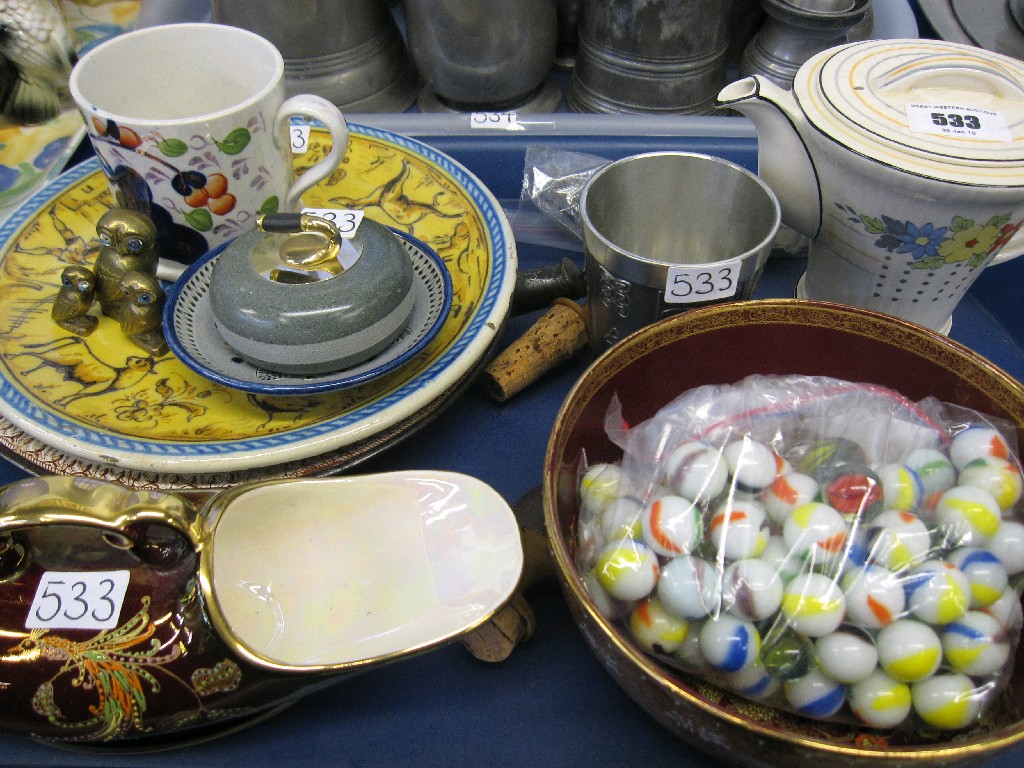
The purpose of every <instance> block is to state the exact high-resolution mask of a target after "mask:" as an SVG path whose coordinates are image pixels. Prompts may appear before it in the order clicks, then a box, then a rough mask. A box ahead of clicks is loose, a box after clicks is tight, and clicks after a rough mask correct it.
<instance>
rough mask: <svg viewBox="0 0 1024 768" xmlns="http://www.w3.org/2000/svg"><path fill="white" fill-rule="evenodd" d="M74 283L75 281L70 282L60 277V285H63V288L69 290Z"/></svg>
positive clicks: (66, 278) (69, 279)
mask: <svg viewBox="0 0 1024 768" xmlns="http://www.w3.org/2000/svg"><path fill="white" fill-rule="evenodd" d="M74 282H75V281H74V280H72V279H71V278H70V277H62V278H61V279H60V284H61V285H63V286H64V287H65V288H70V287H71V286H72V285H74Z"/></svg>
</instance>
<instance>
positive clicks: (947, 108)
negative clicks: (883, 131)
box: [907, 104, 1012, 141]
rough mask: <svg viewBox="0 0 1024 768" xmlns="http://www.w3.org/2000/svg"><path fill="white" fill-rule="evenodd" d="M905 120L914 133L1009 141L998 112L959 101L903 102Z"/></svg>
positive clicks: (1007, 129) (1008, 134) (1005, 126)
mask: <svg viewBox="0 0 1024 768" xmlns="http://www.w3.org/2000/svg"><path fill="white" fill-rule="evenodd" d="M907 121H908V123H909V124H910V130H911V131H913V132H914V133H931V134H936V135H938V136H950V137H953V138H965V139H982V140H985V141H1012V137H1011V136H1010V129H1009V128H1008V127H1007V125H1006V118H1005V117H1003V115H1002V113H1000V112H992V111H991V110H988V109H977V108H975V107H967V106H963V105H960V104H907Z"/></svg>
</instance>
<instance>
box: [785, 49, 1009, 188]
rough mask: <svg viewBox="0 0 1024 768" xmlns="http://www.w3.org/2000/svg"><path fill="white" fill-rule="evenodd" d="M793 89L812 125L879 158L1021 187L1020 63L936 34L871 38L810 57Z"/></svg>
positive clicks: (944, 176)
mask: <svg viewBox="0 0 1024 768" xmlns="http://www.w3.org/2000/svg"><path fill="white" fill-rule="evenodd" d="M793 92H794V95H795V97H796V99H797V101H798V102H799V103H800V106H801V108H802V109H803V110H804V113H805V114H806V116H807V119H808V120H809V121H810V123H811V124H812V125H813V126H815V127H816V128H817V129H818V130H819V131H821V132H822V133H824V134H825V135H826V136H827V137H829V138H830V139H832V140H834V141H837V142H839V143H840V144H843V145H845V146H846V147H847V148H848V149H850V150H852V151H854V152H857V153H858V154H861V155H865V156H866V157H869V158H871V159H873V160H875V161H877V162H881V163H885V164H887V165H890V166H893V167H895V168H899V169H901V170H903V171H906V172H909V173H914V174H917V175H920V176H926V177H931V178H938V179H941V180H943V181H950V182H954V183H962V184H971V185H994V186H1024V62H1020V61H1018V60H1016V59H1013V58H1010V57H1008V56H1003V55H1001V54H998V53H993V52H991V51H987V50H985V49H982V48H975V47H973V46H968V45H961V44H958V43H950V42H946V41H942V40H869V41H866V42H861V43H852V44H848V45H842V46H839V47H836V48H830V49H828V50H826V51H823V52H821V53H819V54H817V55H816V56H814V57H812V58H811V59H810V60H808V61H807V62H806V63H805V64H804V65H803V66H802V67H801V69H800V71H799V72H798V73H797V76H796V78H795V80H794V83H793Z"/></svg>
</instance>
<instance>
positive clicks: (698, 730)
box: [544, 299, 1024, 768]
mask: <svg viewBox="0 0 1024 768" xmlns="http://www.w3.org/2000/svg"><path fill="white" fill-rule="evenodd" d="M755 373H758V374H803V375H808V376H830V377H833V378H837V379H844V380H848V381H854V382H866V383H874V384H881V385H884V386H887V387H890V388H892V389H895V390H897V391H898V392H900V393H902V394H903V395H905V396H906V397H908V398H910V399H911V400H920V399H923V398H925V397H928V396H934V397H937V398H938V399H939V400H942V401H944V402H948V403H954V404H958V405H962V406H965V407H968V408H972V409H974V410H976V411H980V412H982V413H985V414H989V415H991V416H995V417H999V418H1002V419H1006V420H1008V421H1009V422H1012V423H1013V424H1015V425H1016V426H1017V430H1018V437H1019V438H1024V385H1022V384H1021V383H1020V382H1019V381H1017V380H1016V379H1014V378H1013V377H1012V376H1010V375H1008V374H1007V373H1005V372H1004V371H1002V370H1000V369H999V368H998V367H996V366H994V365H993V364H991V363H990V362H988V361H987V360H985V359H984V358H982V357H981V356H979V355H977V354H976V353H974V352H972V351H971V350H969V349H967V348H966V347H963V346H961V345H959V344H957V343H955V342H952V341H950V340H949V339H947V338H945V337H944V336H941V335H939V334H937V333H934V332H932V331H929V330H927V329H925V328H922V327H919V326H916V325H912V324H910V323H907V322H904V321H902V320H898V319H895V318H892V317H889V316H887V315H882V314H879V313H875V312H871V311H868V310H862V309H857V308H853V307H846V306H840V305H836V304H826V303H821V302H812V301H803V300H799V299H779V300H764V301H745V302H735V303H731V304H723V305H718V306H713V307H707V308H703V309H696V310H692V311H689V312H684V313H682V314H679V315H675V316H673V317H670V318H667V319H665V320H662V321H660V322H658V323H656V324H654V325H651V326H649V327H647V328H645V329H643V330H641V331H638V332H636V333H634V334H633V335H631V336H629V337H627V338H626V339H624V340H623V341H621V342H620V343H619V344H617V345H616V346H615V347H613V348H612V349H610V350H608V352H606V353H605V354H604V355H603V356H602V357H600V358H599V359H598V360H597V361H596V362H595V363H594V364H593V365H592V366H591V367H590V368H589V369H588V370H587V372H586V373H584V375H583V376H582V377H581V378H580V380H579V381H578V382H577V384H576V386H575V387H574V388H573V389H572V391H571V392H570V393H569V395H568V397H567V398H566V401H565V402H564V403H563V405H562V408H561V410H560V412H559V414H558V417H557V419H556V422H555V426H554V429H553V431H552V434H551V439H550V441H549V443H548V449H547V456H546V462H545V472H544V515H545V523H546V526H547V535H548V539H549V542H550V545H551V549H552V551H553V554H554V558H555V563H556V569H557V573H558V578H559V581H560V583H561V586H562V590H563V592H564V594H565V597H566V600H567V602H568V604H569V607H570V610H571V611H572V613H573V615H574V618H575V619H576V621H577V623H578V624H579V626H580V628H581V630H582V632H583V635H584V637H585V638H586V640H587V642H588V643H589V645H590V646H591V648H592V650H593V651H594V653H596V654H597V656H598V658H599V659H600V661H601V663H602V664H603V665H604V666H605V668H606V669H607V670H608V672H609V673H610V674H611V675H612V677H613V678H615V680H616V681H617V682H618V683H619V685H621V686H622V688H623V689H624V690H625V691H626V692H627V693H628V694H629V695H630V696H631V697H632V698H633V699H635V700H636V701H637V702H638V703H639V704H640V705H641V706H642V707H643V708H644V709H645V710H646V711H647V712H648V713H649V714H651V715H652V716H653V717H654V718H655V719H657V720H658V721H659V722H661V723H662V724H663V725H664V726H666V727H667V728H668V729H669V730H671V731H672V732H673V733H674V734H676V735H677V736H679V737H681V738H682V739H684V740H686V741H687V742H690V743H691V744H693V745H695V746H697V747H699V748H701V749H703V750H705V751H707V752H709V753H711V754H713V755H714V756H715V757H718V758H721V759H725V760H729V761H731V762H733V763H736V764H739V765H743V766H751V767H756V768H777V766H780V765H785V766H789V767H790V768H820V767H821V766H822V765H828V766H830V767H832V768H869V767H871V768H879V767H882V766H884V767H885V768H896V767H897V766H899V767H900V768H905V767H908V766H915V767H917V766H962V765H968V764H972V763H976V762H979V761H981V760H984V759H987V758H990V757H992V756H993V755H995V754H996V753H997V752H999V751H1001V750H1003V749H1006V748H1008V747H1011V746H1013V745H1015V744H1020V743H1021V742H1024V644H1021V645H1020V646H1019V647H1018V648H1017V658H1016V662H1015V665H1014V674H1013V679H1012V681H1011V682H1010V684H1009V686H1007V691H1006V693H1005V694H1004V695H1003V696H1002V697H1001V698H1000V699H999V700H998V701H997V702H995V703H994V704H993V706H992V707H991V708H990V709H989V711H988V713H987V714H986V716H985V720H984V721H983V722H982V723H980V724H979V725H977V726H975V727H974V728H972V729H970V730H967V731H963V732H955V733H948V732H944V733H936V732H930V733H924V732H916V731H900V732H876V731H872V730H868V729H865V728H858V727H855V726H851V725H843V724H835V723H826V722H819V721H812V720H806V719H803V718H801V717H799V716H796V715H790V714H788V713H785V712H781V711H778V710H775V709H772V708H769V707H766V706H764V705H761V704H756V703H753V702H751V701H748V700H746V699H743V698H741V697H739V696H736V695H733V694H730V693H728V692H726V691H724V690H722V689H719V688H716V687H714V686H713V685H710V684H708V683H706V682H703V681H701V680H700V679H698V678H696V677H693V676H688V675H687V674H686V673H683V672H680V671H677V670H674V669H671V668H668V667H666V666H665V665H662V664H659V663H658V662H657V661H656V660H655V659H653V658H652V657H650V656H649V655H647V654H646V653H644V652H643V651H642V650H640V648H639V647H637V646H636V645H634V643H633V642H632V641H631V640H630V638H629V636H628V634H627V633H626V632H624V631H623V629H622V628H620V627H619V626H618V625H617V624H616V622H615V621H614V620H612V619H609V618H607V617H605V616H604V615H602V613H601V611H600V610H599V609H598V607H597V605H596V604H595V603H594V601H593V600H592V599H591V597H590V595H589V594H588V592H587V590H586V589H585V587H584V586H583V583H582V582H581V580H580V573H579V571H578V570H577V568H576V565H575V555H576V552H575V541H576V535H575V533H576V523H577V510H578V505H577V494H576V488H577V478H578V475H577V471H578V468H579V466H580V461H581V458H582V457H583V456H584V455H585V457H586V462H587V463H588V464H594V463H597V462H606V461H616V460H618V459H620V458H621V451H620V450H619V448H618V447H617V446H615V445H614V444H613V443H612V442H611V441H610V440H609V439H608V437H607V435H606V434H605V424H604V419H605V413H606V411H607V409H608V405H609V402H610V401H611V399H612V398H613V397H616V396H617V397H618V399H619V400H620V401H621V404H622V409H623V416H624V418H625V420H626V422H627V423H629V424H639V423H640V422H642V421H644V420H646V419H648V418H650V417H652V416H654V415H655V413H656V412H657V411H658V410H659V409H660V408H662V407H663V406H664V405H666V404H668V403H669V402H670V401H671V400H673V399H674V398H676V397H677V396H678V395H680V394H682V393H683V392H685V391H686V390H689V389H692V388H694V387H697V386H701V385H705V384H732V383H735V382H737V381H739V380H740V379H742V378H744V377H746V376H748V375H751V374H755ZM1021 445H1024V439H1022V440H1021Z"/></svg>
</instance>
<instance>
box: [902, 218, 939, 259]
mask: <svg viewBox="0 0 1024 768" xmlns="http://www.w3.org/2000/svg"><path fill="white" fill-rule="evenodd" d="M904 226H905V231H904V233H903V234H902V235H895V237H896V239H897V240H899V241H900V243H901V245H900V246H899V247H898V248H897V249H896V253H909V254H910V255H911V256H912V257H913V258H915V259H923V258H924V257H926V256H934V255H935V254H936V252H937V251H938V249H939V246H940V245H941V244H942V241H943V238H944V237H945V236H946V227H936V226H934V225H932V224H931V223H930V222H929V223H928V224H924V225H922V226H920V227H918V226H916V225H914V224H912V223H911V222H909V221H908V222H906V223H905V225H904Z"/></svg>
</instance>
